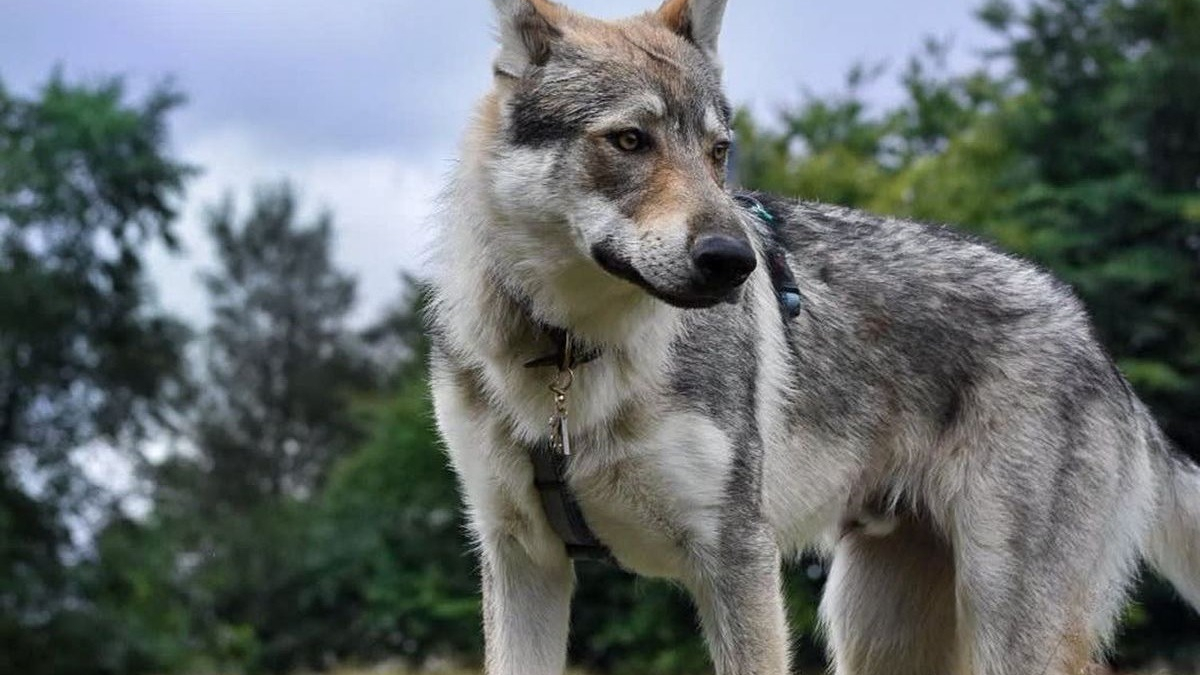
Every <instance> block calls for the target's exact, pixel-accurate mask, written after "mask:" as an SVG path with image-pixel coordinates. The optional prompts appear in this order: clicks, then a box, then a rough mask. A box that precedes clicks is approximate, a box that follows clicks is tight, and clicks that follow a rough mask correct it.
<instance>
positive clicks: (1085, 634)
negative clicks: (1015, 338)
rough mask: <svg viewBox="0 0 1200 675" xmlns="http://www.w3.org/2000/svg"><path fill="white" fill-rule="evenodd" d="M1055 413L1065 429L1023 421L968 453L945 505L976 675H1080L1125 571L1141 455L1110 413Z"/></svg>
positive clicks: (1129, 564)
mask: <svg viewBox="0 0 1200 675" xmlns="http://www.w3.org/2000/svg"><path fill="white" fill-rule="evenodd" d="M1064 410H1067V411H1069V412H1070V413H1071V414H1070V415H1067V414H1062V415H1061V418H1059V417H1057V416H1056V418H1055V419H1056V420H1057V419H1063V420H1066V421H1067V422H1069V424H1066V425H1062V424H1060V425H1059V426H1058V427H1057V428H1056V427H1054V426H1053V425H1052V420H1043V421H1042V423H1038V422H1037V420H1036V419H1034V418H1033V416H1030V417H1029V418H1026V419H1024V420H1023V421H1021V422H1016V423H1010V424H1021V425H1022V427H1023V428H1020V429H1015V430H1014V429H1011V428H1007V429H1002V431H1003V432H1004V433H1003V436H1002V437H1001V438H1000V439H999V441H993V442H992V443H991V444H989V445H987V446H985V447H980V448H978V452H975V453H974V456H973V458H972V460H971V461H970V464H971V468H970V469H969V470H968V471H967V472H966V475H965V481H964V483H963V490H962V493H961V495H960V498H959V499H957V500H956V501H955V504H954V506H953V508H952V510H951V516H950V517H951V520H952V525H951V529H952V530H953V546H954V552H955V564H956V569H957V570H958V575H957V580H958V586H957V590H958V600H959V611H960V614H959V626H960V629H961V630H962V631H963V634H964V639H965V641H966V642H967V643H968V644H969V646H970V649H969V650H970V653H971V658H972V660H973V664H974V669H975V672H976V673H978V674H979V675H1080V674H1081V673H1086V672H1089V669H1090V667H1091V663H1092V661H1093V659H1094V657H1095V656H1096V655H1097V652H1098V651H1099V650H1100V648H1101V647H1102V646H1103V645H1104V642H1105V640H1106V639H1107V638H1108V637H1109V636H1110V634H1111V632H1112V629H1113V625H1114V624H1115V621H1116V618H1117V615H1118V614H1119V610H1120V608H1121V605H1122V603H1123V599H1124V590H1125V586H1126V584H1127V582H1128V580H1129V579H1130V578H1131V577H1132V575H1133V573H1134V571H1135V565H1136V560H1137V548H1138V543H1139V542H1140V541H1141V540H1142V538H1143V537H1144V532H1145V531H1146V529H1147V521H1148V516H1149V510H1150V506H1151V504H1152V499H1151V497H1152V493H1153V477H1152V473H1151V468H1150V466H1149V463H1148V460H1147V458H1146V455H1145V453H1144V452H1140V451H1137V449H1136V447H1135V446H1132V443H1130V442H1128V438H1129V437H1130V436H1131V434H1129V433H1128V430H1127V429H1123V427H1122V422H1121V420H1120V418H1119V412H1120V411H1119V409H1117V408H1115V407H1114V406H1099V405H1098V406H1096V407H1095V409H1080V408H1070V407H1069V406H1066V405H1064ZM1055 412H1058V411H1055ZM1014 431H1015V433H1013V432H1014Z"/></svg>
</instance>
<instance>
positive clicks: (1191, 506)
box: [1147, 422, 1200, 611]
mask: <svg viewBox="0 0 1200 675" xmlns="http://www.w3.org/2000/svg"><path fill="white" fill-rule="evenodd" d="M1151 430H1152V437H1151V438H1150V439H1149V440H1150V448H1151V452H1152V453H1153V456H1152V461H1154V463H1155V464H1156V466H1157V467H1158V473H1159V477H1160V479H1161V481H1162V483H1161V484H1162V488H1161V491H1160V494H1159V496H1158V497H1159V499H1158V510H1157V513H1156V514H1155V522H1154V525H1153V527H1152V530H1151V533H1150V542H1149V547H1148V550H1147V557H1148V558H1149V560H1150V563H1151V564H1152V565H1153V566H1154V567H1155V569H1157V570H1158V573H1159V574H1161V575H1163V576H1164V577H1166V579H1167V581H1170V582H1171V585H1172V586H1174V587H1175V590H1177V591H1178V592H1179V594H1180V595H1182V596H1183V597H1184V599H1185V600H1187V601H1188V602H1189V603H1190V604H1191V605H1192V607H1194V608H1196V611H1200V466H1197V465H1196V464H1194V463H1193V462H1192V461H1191V460H1189V459H1188V458H1187V457H1184V456H1183V455H1182V454H1181V453H1179V452H1177V451H1176V450H1174V449H1173V448H1172V447H1171V445H1170V442H1169V441H1167V439H1166V438H1165V437H1164V436H1163V433H1162V432H1161V431H1160V430H1159V429H1158V427H1157V425H1154V423H1153V422H1151Z"/></svg>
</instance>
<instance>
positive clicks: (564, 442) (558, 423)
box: [550, 411, 571, 457]
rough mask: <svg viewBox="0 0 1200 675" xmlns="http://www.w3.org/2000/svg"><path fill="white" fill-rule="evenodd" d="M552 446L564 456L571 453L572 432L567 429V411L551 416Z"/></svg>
mask: <svg viewBox="0 0 1200 675" xmlns="http://www.w3.org/2000/svg"><path fill="white" fill-rule="evenodd" d="M550 447H551V448H553V449H554V450H557V451H558V452H560V453H562V454H563V456H565V457H569V456H570V455H571V433H570V431H569V430H568V429H567V413H566V412H565V411H560V412H557V413H555V414H554V416H553V417H551V418H550Z"/></svg>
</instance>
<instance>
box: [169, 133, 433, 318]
mask: <svg viewBox="0 0 1200 675" xmlns="http://www.w3.org/2000/svg"><path fill="white" fill-rule="evenodd" d="M182 150H183V151H182V154H183V156H184V157H185V158H186V159H187V160H188V161H190V162H193V163H196V164H198V165H200V166H202V167H203V168H204V173H203V174H202V175H201V176H200V177H199V178H198V179H197V180H195V181H194V182H193V183H192V185H191V189H190V190H189V193H188V194H189V197H188V202H187V205H186V208H185V211H184V214H183V217H182V218H181V219H180V222H179V223H178V228H177V229H178V233H179V235H180V240H181V243H182V246H183V252H182V255H170V254H167V253H166V252H165V251H163V250H162V249H158V248H156V249H154V250H153V251H151V254H150V256H149V269H150V273H151V276H152V278H153V279H154V280H155V282H156V284H157V286H158V288H159V297H160V300H161V304H162V305H163V306H164V307H165V308H166V309H168V310H170V311H171V312H173V313H175V314H178V315H180V316H182V317H183V318H185V319H186V320H188V321H190V322H191V323H192V324H193V325H196V326H203V325H204V324H205V323H206V322H207V319H208V315H207V310H206V304H207V300H206V297H205V295H204V290H203V288H202V287H201V285H200V284H199V283H198V282H197V279H198V276H199V272H200V270H201V269H206V268H211V267H212V266H213V265H214V258H213V250H212V247H211V245H210V243H209V241H208V235H207V233H206V231H205V224H204V212H205V209H206V208H207V207H208V206H210V205H212V204H215V203H216V202H218V201H219V200H220V199H221V198H222V197H223V196H224V195H225V194H226V193H229V194H232V195H233V196H234V198H235V201H236V203H238V204H239V206H242V207H245V206H246V205H247V204H248V202H249V198H250V195H251V192H252V188H253V187H254V186H255V185H257V184H262V183H264V182H274V181H278V180H281V179H284V178H287V179H289V180H291V181H292V183H293V184H294V185H295V186H296V187H297V188H298V189H299V190H300V192H301V196H302V198H303V201H302V205H303V206H304V207H305V208H304V212H305V214H315V213H316V212H317V211H318V209H321V208H327V209H329V210H330V211H331V212H332V213H333V217H334V223H335V242H334V255H335V260H336V262H337V263H338V265H339V266H340V267H342V268H343V269H345V270H349V271H351V272H353V273H354V274H355V275H356V276H357V277H358V279H359V297H360V298H361V300H362V301H361V302H360V306H359V310H358V312H357V314H356V315H355V318H356V319H357V320H359V321H362V320H366V319H369V318H370V317H371V316H373V315H374V314H375V312H376V311H377V310H378V309H379V308H380V307H381V306H382V305H383V304H385V303H386V302H387V301H389V300H390V299H391V298H393V297H394V296H395V294H396V292H397V290H398V288H399V286H398V283H397V278H398V273H399V271H400V270H401V269H404V270H408V271H412V272H420V271H421V269H422V265H423V252H424V251H425V250H426V249H427V247H428V243H429V241H430V238H431V234H430V228H429V225H428V219H429V216H430V213H431V210H432V208H433V202H434V198H435V196H436V193H437V189H438V184H439V182H440V174H441V170H440V169H439V167H438V166H437V165H436V164H435V163H424V164H421V163H413V162H410V161H406V160H405V159H403V158H400V157H395V156H392V155H389V154H387V153H382V152H366V151H363V152H341V153H332V152H331V153H315V154H313V153H304V152H299V153H298V152H295V151H289V150H288V149H286V148H277V147H272V145H271V144H269V143H266V142H264V141H263V139H262V137H261V136H260V135H258V134H256V133H254V131H253V130H249V129H244V128H228V129H222V130H218V131H214V132H211V133H208V134H205V135H203V136H200V137H199V138H197V139H195V140H194V141H192V142H190V143H188V144H187V145H186V147H184V148H183V149H182Z"/></svg>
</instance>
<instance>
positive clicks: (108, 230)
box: [0, 75, 194, 672]
mask: <svg viewBox="0 0 1200 675" xmlns="http://www.w3.org/2000/svg"><path fill="white" fill-rule="evenodd" d="M181 100H182V99H181V97H180V96H179V95H178V94H177V93H176V92H175V91H174V90H172V89H170V88H167V87H160V88H157V89H155V90H153V91H152V92H151V93H150V94H149V95H148V96H146V97H145V99H144V100H142V101H140V102H131V101H130V100H129V97H128V96H127V95H126V93H125V89H124V87H123V85H122V83H121V81H120V80H109V81H104V82H100V83H98V84H95V85H74V84H69V83H67V82H64V81H63V80H62V79H61V78H60V77H59V76H58V75H55V76H53V77H51V79H50V80H49V81H48V82H47V83H46V84H45V86H44V87H43V88H42V89H41V91H40V92H39V93H38V94H37V95H36V96H35V97H31V98H24V97H21V96H18V95H15V94H13V93H10V92H9V91H7V90H6V89H5V88H4V87H3V86H2V85H0V670H2V671H4V672H28V671H31V670H34V669H35V668H44V669H56V668H67V667H68V665H69V664H71V663H75V664H79V663H83V662H86V660H80V659H81V654H82V653H83V652H82V651H81V652H80V653H73V652H70V651H66V652H60V651H59V650H57V649H55V648H54V646H53V645H54V644H55V643H56V642H58V641H60V640H62V641H67V640H70V641H74V642H76V643H78V644H80V645H94V644H98V641H99V640H102V639H103V631H99V632H97V629H98V628H101V627H102V626H101V625H98V624H97V623H96V621H95V618H96V617H95V616H94V615H93V613H92V611H91V608H90V607H89V603H88V601H87V599H86V598H85V597H83V596H81V589H80V587H79V585H78V584H77V583H76V580H75V579H73V578H72V576H71V574H70V570H69V569H68V568H67V566H66V565H65V563H64V556H65V555H66V554H67V553H68V552H69V551H68V549H69V548H70V543H71V542H70V540H69V537H68V530H67V528H66V526H65V521H64V519H65V518H67V517H78V516H79V514H80V512H81V511H82V510H83V509H84V508H85V507H86V508H92V509H94V508H97V504H96V502H95V498H96V493H95V491H94V490H92V489H91V486H90V485H89V484H88V483H87V481H86V480H84V478H83V477H82V476H81V475H80V474H79V472H78V471H77V469H76V466H75V464H74V463H73V462H72V461H71V460H72V456H73V454H74V453H77V452H78V451H79V449H80V447H81V446H83V445H85V444H88V443H94V442H109V443H118V444H119V445H120V446H121V447H125V448H130V447H133V446H134V445H135V443H136V441H137V440H138V439H140V438H142V437H143V436H144V435H145V434H146V433H147V432H148V430H151V429H161V428H162V427H163V425H164V423H165V421H166V417H167V412H168V411H169V409H170V406H169V403H170V402H171V400H172V399H174V398H175V397H177V396H179V395H180V394H181V393H183V391H184V386H183V380H182V359H181V354H182V349H183V344H184V341H185V340H186V337H187V333H186V331H185V329H184V327H183V326H182V325H181V324H180V323H179V322H177V321H176V320H174V319H173V318H171V317H170V316H168V315H166V314H164V313H162V312H160V311H158V310H157V309H156V308H155V307H154V304H153V302H152V296H151V293H150V290H149V288H148V286H147V283H146V280H145V278H144V274H143V270H142V250H143V247H145V246H146V245H149V244H151V243H154V242H158V243H161V244H165V245H166V246H167V247H169V248H172V247H174V243H175V240H174V235H173V230H172V224H173V221H174V220H175V217H176V215H177V209H178V204H179V201H180V199H181V197H182V193H183V187H184V184H185V182H186V180H187V178H188V177H189V176H190V175H191V174H192V173H193V171H194V170H193V169H192V168H191V167H189V166H187V165H186V164H184V163H182V162H180V161H178V160H176V159H175V158H173V157H172V156H171V155H170V153H169V152H168V151H167V147H166V146H167V143H166V117H167V114H168V113H169V112H170V111H171V110H172V109H174V108H175V107H176V106H177V105H178V104H179V103H180V102H181Z"/></svg>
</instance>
